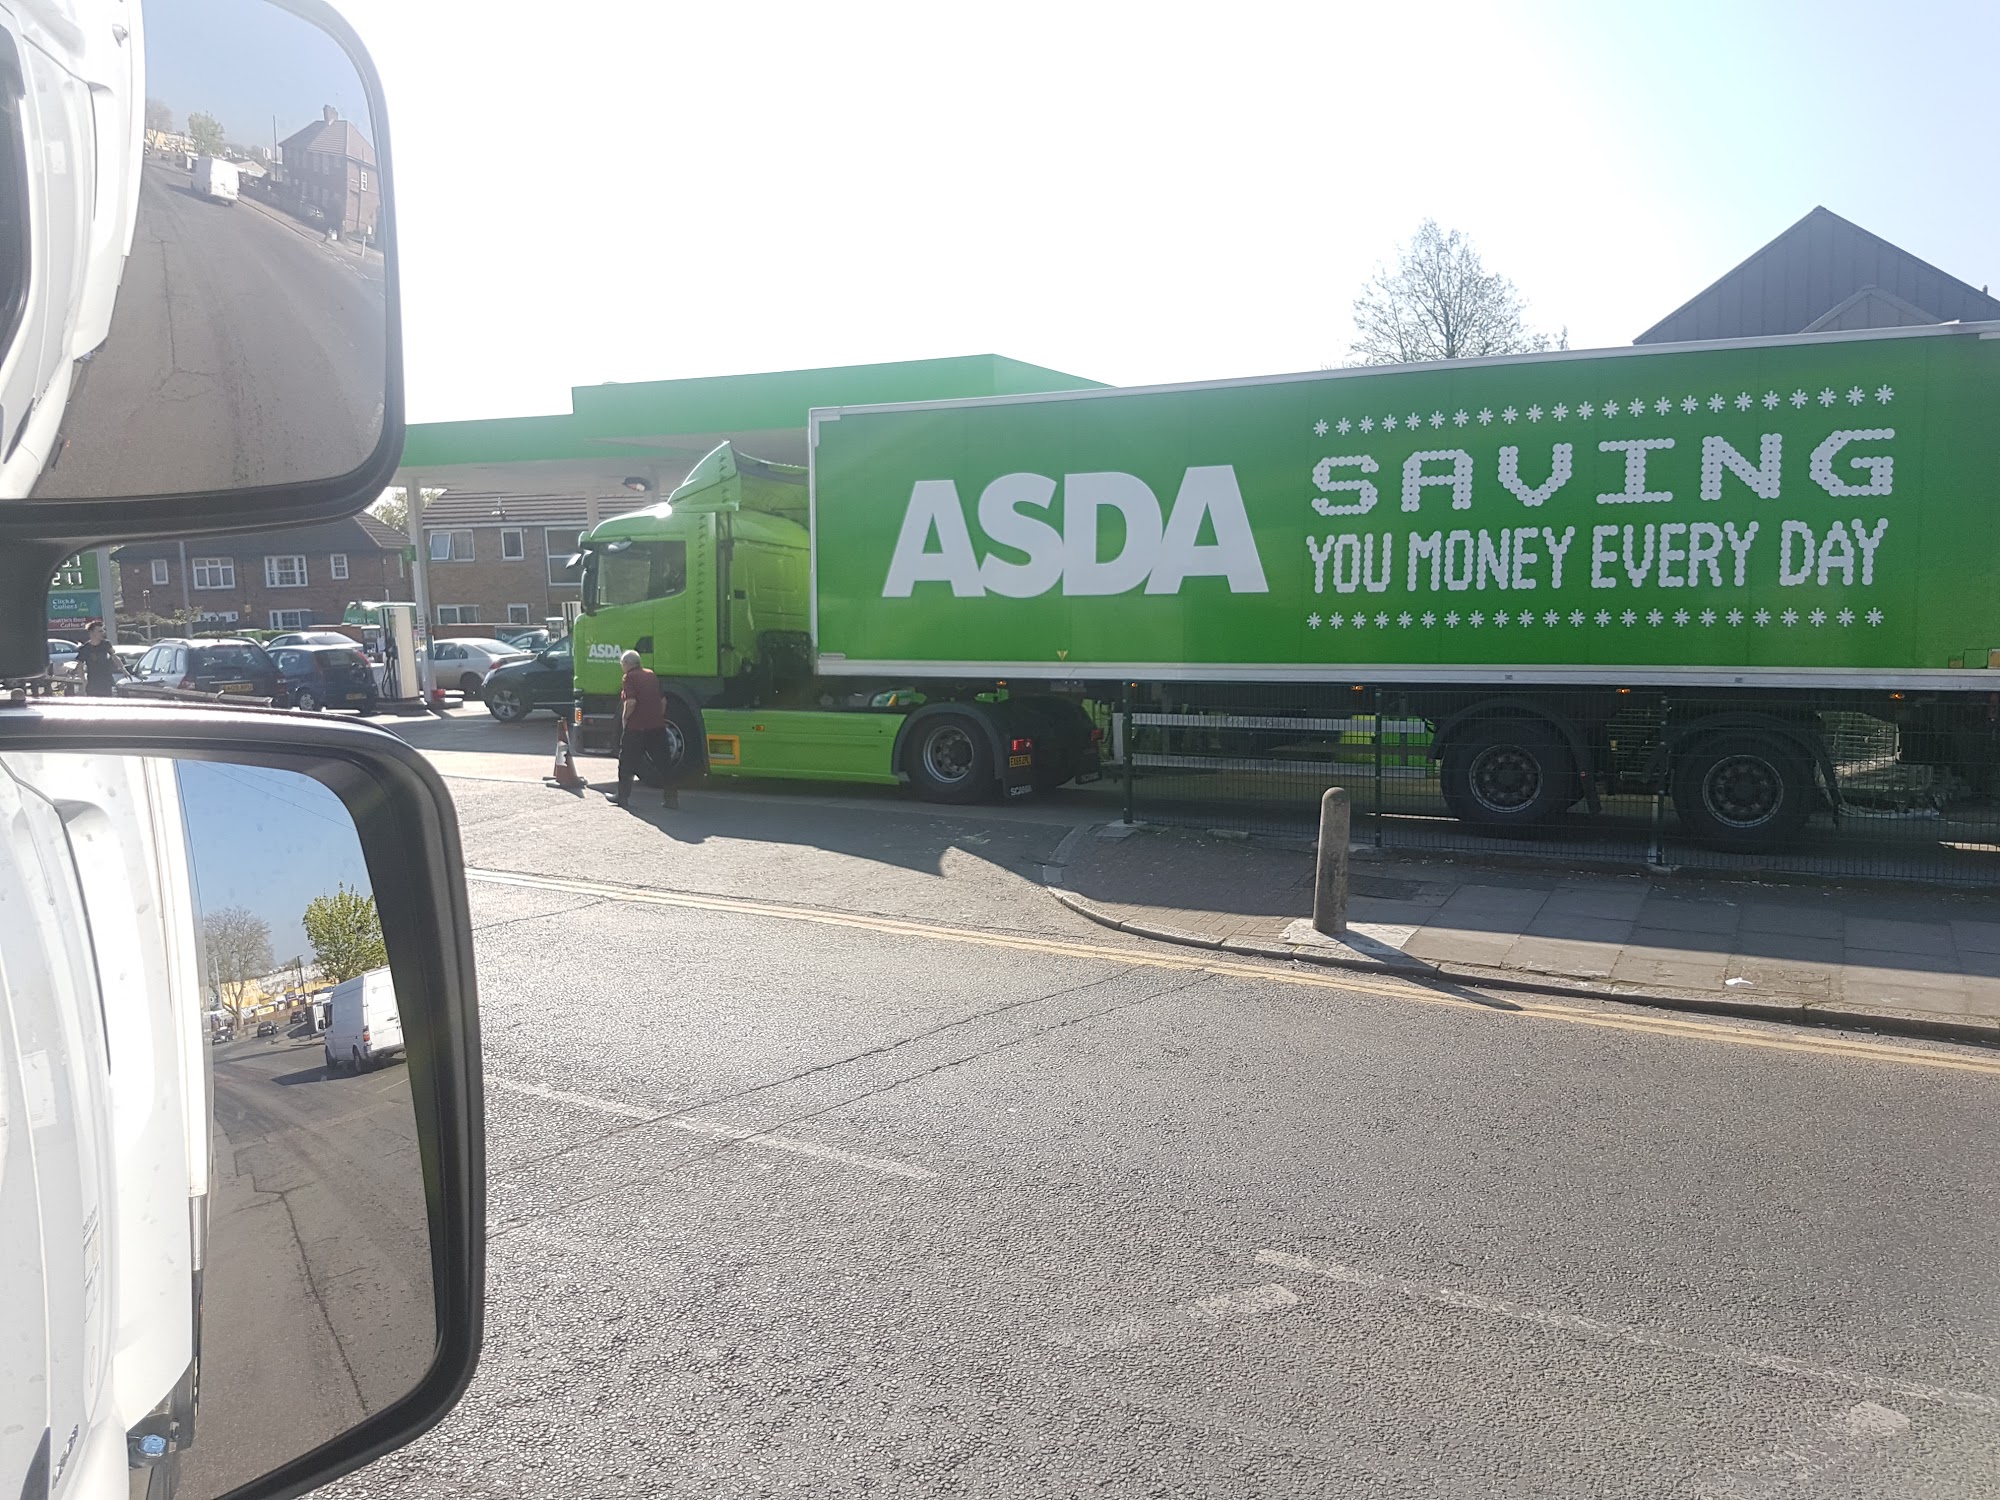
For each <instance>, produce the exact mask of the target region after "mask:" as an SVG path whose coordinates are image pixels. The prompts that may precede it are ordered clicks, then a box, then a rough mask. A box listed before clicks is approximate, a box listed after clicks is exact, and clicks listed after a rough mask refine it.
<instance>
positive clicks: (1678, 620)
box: [1674, 609, 1691, 625]
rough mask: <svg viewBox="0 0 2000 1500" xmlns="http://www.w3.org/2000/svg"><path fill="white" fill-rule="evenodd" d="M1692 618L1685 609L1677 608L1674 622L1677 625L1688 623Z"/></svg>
mask: <svg viewBox="0 0 2000 1500" xmlns="http://www.w3.org/2000/svg"><path fill="white" fill-rule="evenodd" d="M1690 618H1691V617H1690V616H1689V614H1688V612H1687V611H1686V610H1684V609H1677V610H1675V611H1674V623H1675V624H1676V625H1685V624H1687V622H1688V620H1689V619H1690Z"/></svg>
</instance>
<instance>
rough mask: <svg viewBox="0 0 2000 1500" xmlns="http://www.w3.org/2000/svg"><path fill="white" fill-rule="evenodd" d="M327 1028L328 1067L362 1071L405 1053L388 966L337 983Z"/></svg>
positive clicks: (354, 1071)
mask: <svg viewBox="0 0 2000 1500" xmlns="http://www.w3.org/2000/svg"><path fill="white" fill-rule="evenodd" d="M331 1011H332V1014H331V1016H330V1017H329V1019H328V1022H327V1028H326V1070H327V1071H328V1072H329V1073H333V1072H338V1071H339V1070H340V1069H342V1068H345V1069H347V1070H348V1071H349V1072H353V1073H360V1072H364V1071H365V1070H367V1069H369V1068H379V1067H380V1066H381V1065H382V1064H383V1063H384V1062H386V1061H388V1060H389V1059H390V1058H392V1057H401V1056H402V1055H403V1021H402V1017H401V1016H400V1015H399V1014H398V1013H397V1011H396V987H395V985H394V984H392V983H391V982H390V979H389V971H388V970H387V969H370V970H369V971H368V972H367V973H366V974H357V975H355V976H354V977H353V978H352V979H344V980H342V981H341V982H340V983H339V984H337V985H335V986H334V987H333V996H332V1006H331Z"/></svg>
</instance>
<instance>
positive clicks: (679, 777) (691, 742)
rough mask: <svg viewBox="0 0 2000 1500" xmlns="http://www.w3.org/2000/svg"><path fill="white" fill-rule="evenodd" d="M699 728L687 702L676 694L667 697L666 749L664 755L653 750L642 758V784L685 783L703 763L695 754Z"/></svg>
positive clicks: (677, 784)
mask: <svg viewBox="0 0 2000 1500" xmlns="http://www.w3.org/2000/svg"><path fill="white" fill-rule="evenodd" d="M697 732H698V731H697V730H696V728H695V725H694V722H693V715H691V714H690V713H689V712H688V710H687V706H686V705H685V704H683V703H680V702H678V701H677V700H675V699H673V698H669V699H668V700H667V753H666V755H665V756H664V757H662V756H660V755H657V754H654V755H646V756H642V757H641V758H640V760H639V784H640V785H641V786H648V787H663V786H666V785H667V784H668V782H670V781H671V782H672V783H673V784H674V785H675V786H686V785H687V784H688V782H689V781H690V780H692V779H693V776H694V775H695V773H696V770H697V768H698V767H699V766H700V764H701V763H700V761H699V760H698V759H696V758H695V735H696V733H697Z"/></svg>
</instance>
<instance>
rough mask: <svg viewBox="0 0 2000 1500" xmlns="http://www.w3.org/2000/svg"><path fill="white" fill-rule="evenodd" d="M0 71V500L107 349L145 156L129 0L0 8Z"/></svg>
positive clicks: (135, 23)
mask: <svg viewBox="0 0 2000 1500" xmlns="http://www.w3.org/2000/svg"><path fill="white" fill-rule="evenodd" d="M0 73H8V74H13V73H18V77H19V99H18V104H15V101H14V100H13V98H12V94H13V83H12V80H11V79H10V80H9V81H8V82H7V83H6V84H5V85H0V87H5V88H6V89H7V96H6V102H7V104H9V105H13V106H14V107H13V108H12V113H11V118H10V119H9V120H8V121H7V122H6V127H5V129H4V130H0V137H4V139H0V147H3V148H4V149H6V150H8V151H10V152H18V153H19V154H18V157H17V158H16V162H15V164H14V165H13V166H11V167H9V168H8V170H7V172H6V173H5V176H6V177H7V178H9V179H12V178H14V177H15V176H16V175H17V174H18V175H19V178H20V181H19V184H18V187H19V190H20V192H21V194H22V196H23V198H24V199H25V204H24V206H25V208H26V210H27V212H26V216H25V220H24V223H23V237H22V242H21V243H19V244H9V245H6V246H4V247H0V255H4V258H5V260H7V261H13V262H15V263H17V264H21V265H24V267H25V271H26V278H25V286H24V287H22V288H21V297H20V302H19V307H18V316H17V317H15V318H13V319H11V320H9V321H8V322H7V323H5V324H0V499H19V498H20V497H22V496H24V495H26V494H28V493H29V492H30V491H31V490H32V488H33V486H34V483H35V481H36V479H37V478H38V477H39V476H40V474H41V472H42V469H43V468H44V467H45V466H46V465H47V463H48V460H49V455H50V452H51V450H52V449H53V447H54V445H55V440H56V436H57V433H58V431H59V430H60V428H61V425H62V416H63V411H64V409H65V408H66V407H67V406H68V404H69V394H70V387H71V385H72V384H73V383H74V380H75V374H76V362H77V361H78V360H79V359H82V358H83V357H84V356H86V355H88V354H89V353H91V351H92V350H94V349H96V348H97V346H98V345H99V344H102V343H103V342H104V340H105V338H106V336H107V335H108V334H109V333H110V331H111V313H112V308H113V306H114V305H115V303H116V301H117V297H118V287H119V283H120V282H121V281H122V280H123V279H124V275H125V259H126V257H127V256H128V255H129V254H130V253H131V250H132V235H133V230H134V228H135V226H136V225H137V222H138V212H139V166H140V162H141V160H142V158H143V154H144V130H143V101H144V98H145V46H144V38H143V35H142V33H141V29H140V14H139V5H138V0H70V3H62V0H0Z"/></svg>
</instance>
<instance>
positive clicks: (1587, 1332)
mask: <svg viewBox="0 0 2000 1500" xmlns="http://www.w3.org/2000/svg"><path fill="white" fill-rule="evenodd" d="M1257 1264H1258V1265H1260V1266H1274V1267H1278V1268H1280V1269H1282V1270H1286V1271H1294V1272H1297V1273H1299V1274H1301V1275H1308V1276H1323V1277H1325V1278H1326V1279H1327V1280H1329V1281H1344V1282H1346V1283H1347V1284H1348V1285H1350V1286H1359V1287H1367V1288H1369V1289H1371V1290H1374V1291H1385V1292H1394V1293H1396V1294H1397V1295H1399V1296H1403V1297H1410V1298H1413V1299H1415V1300H1417V1301H1419V1302H1431V1303H1435V1304H1437V1305H1438V1306H1440V1307H1456V1308H1462V1309H1464V1310H1465V1311H1467V1312H1478V1313H1487V1314H1490V1315H1492V1316H1493V1317H1498V1318H1506V1319H1508V1320H1510V1321H1512V1322H1516V1323H1527V1324H1531V1325H1533V1326H1535V1327H1537V1328H1553V1329H1557V1330H1559V1331H1561V1332H1563V1333H1574V1334H1579V1335H1581V1336H1582V1337H1584V1338H1592V1339H1601V1340H1604V1341H1605V1342H1607V1343H1615V1344H1625V1345H1628V1346H1630V1347H1631V1348H1634V1349H1657V1350H1663V1351H1665V1352H1667V1353H1671V1354H1689V1355H1693V1356H1695V1357H1696V1358H1698V1359H1708V1360H1715V1361H1717V1362H1719V1363H1722V1364H1732V1365H1741V1366H1742V1367H1744V1368H1745V1369H1752V1370H1768V1371H1771V1372H1773V1373H1775V1374H1780V1375H1799V1376H1803V1377H1804V1378H1806V1379H1808V1380H1822V1381H1825V1382H1827V1383H1828V1384H1831V1385H1843V1386H1846V1387H1848V1388H1849V1389H1851V1390H1858V1391H1867V1392H1869V1393H1870V1394H1873V1395H1878V1396H1879V1395H1887V1396H1901V1397H1903V1398H1905V1399H1906V1400H1911V1401H1929V1402H1934V1403H1936V1404H1937V1405H1940V1406H1955V1407H1957V1408H1959V1409H1960V1410H1961V1411H1970V1412H1977V1413H1979V1414H1980V1415H1981V1416H1987V1417H1996V1416H2000V1398H1996V1397H1993V1396H1985V1395H1981V1394H1980V1393H1979V1392H1977V1391H1957V1390H1952V1389H1950V1388H1949V1387H1946V1386H1938V1385H1919V1384H1917V1383H1916V1382H1914V1381H1908V1380H1896V1379H1893V1378H1891V1377H1889V1376H1886V1375H1870V1374H1867V1373H1866V1372H1864V1371H1857V1370H1839V1369H1833V1368H1830V1367H1827V1366H1822V1365H1812V1364H1807V1363H1806V1362H1805V1361H1804V1360H1800V1359H1792V1358H1790V1357H1789V1356H1787V1355H1783V1354H1769V1353H1766V1352H1765V1351H1763V1350H1761V1349H1744V1348H1741V1347H1739V1346H1737V1345H1735V1344H1724V1343H1719V1342H1717V1341H1715V1340H1713V1339H1705V1338H1701V1337H1699V1336H1697V1335H1694V1334H1685V1333H1673V1332H1670V1331H1668V1330H1666V1329H1664V1328H1647V1327H1645V1326H1644V1325H1642V1324H1637V1323H1604V1322H1600V1321H1599V1320H1598V1319H1596V1318H1585V1317H1581V1316H1579V1315H1577V1314H1575V1313H1561V1312H1551V1311H1550V1310H1549V1309H1547V1308H1541V1307H1532V1306H1530V1305H1528V1304H1527V1303H1525V1302H1515V1301H1511V1300H1509V1299H1507V1298H1504V1297H1485V1296H1481V1295H1480V1294H1479V1293H1477V1292H1464V1291H1460V1290H1458V1289H1457V1288H1456V1287H1448V1286H1433V1285H1430V1284H1429V1283H1426V1282H1421V1281H1406V1280H1404V1279H1403V1278H1402V1277H1399V1276H1383V1275H1380V1274H1378V1273H1377V1272H1374V1271H1363V1270H1360V1269H1359V1268H1357V1267H1354V1266H1344V1265H1341V1264H1340V1263H1339V1262H1338V1261H1330V1260H1314V1259H1313V1258H1312V1257H1311V1256H1308V1255H1294V1254H1292V1253H1291V1252H1289V1251H1285V1250H1259V1251H1258V1252H1257Z"/></svg>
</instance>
